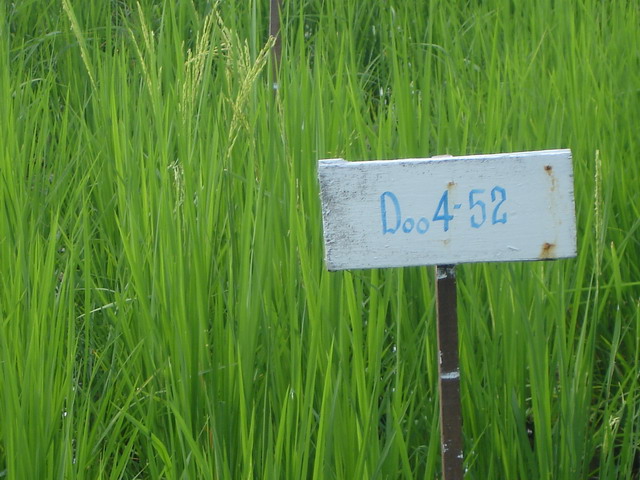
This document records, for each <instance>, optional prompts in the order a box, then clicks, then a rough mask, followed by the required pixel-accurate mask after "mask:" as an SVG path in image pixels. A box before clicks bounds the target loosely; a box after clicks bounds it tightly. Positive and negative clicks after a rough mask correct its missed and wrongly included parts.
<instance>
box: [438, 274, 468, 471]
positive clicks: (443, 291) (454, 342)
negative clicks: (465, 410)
mask: <svg viewBox="0 0 640 480" xmlns="http://www.w3.org/2000/svg"><path fill="white" fill-rule="evenodd" d="M436 310H437V316H438V354H439V367H438V371H439V374H440V378H439V380H438V388H439V393H440V448H441V457H442V477H443V478H444V480H462V477H463V474H464V472H463V469H462V459H463V453H462V413H461V405H460V365H459V363H458V313H457V308H456V271H455V266H454V265H438V266H436Z"/></svg>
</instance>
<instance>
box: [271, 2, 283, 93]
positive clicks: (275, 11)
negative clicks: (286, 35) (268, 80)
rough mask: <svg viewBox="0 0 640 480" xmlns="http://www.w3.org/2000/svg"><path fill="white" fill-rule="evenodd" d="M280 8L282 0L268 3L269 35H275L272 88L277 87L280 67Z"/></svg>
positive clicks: (275, 88)
mask: <svg viewBox="0 0 640 480" xmlns="http://www.w3.org/2000/svg"><path fill="white" fill-rule="evenodd" d="M281 10H282V0H271V1H270V3H269V36H270V37H275V39H276V40H275V43H274V44H273V48H272V53H273V62H272V72H273V89H274V90H277V89H278V70H279V68H280V58H281V57H282V41H281V40H280V11H281Z"/></svg>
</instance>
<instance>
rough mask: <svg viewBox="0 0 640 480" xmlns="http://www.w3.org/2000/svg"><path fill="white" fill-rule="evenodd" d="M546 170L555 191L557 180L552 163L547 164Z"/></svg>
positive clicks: (552, 189)
mask: <svg viewBox="0 0 640 480" xmlns="http://www.w3.org/2000/svg"><path fill="white" fill-rule="evenodd" d="M544 171H545V172H546V173H547V175H549V178H551V191H552V192H555V190H556V183H557V180H556V177H555V175H554V174H553V167H552V166H551V165H545V166H544Z"/></svg>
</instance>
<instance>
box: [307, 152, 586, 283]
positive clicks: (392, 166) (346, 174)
mask: <svg viewBox="0 0 640 480" xmlns="http://www.w3.org/2000/svg"><path fill="white" fill-rule="evenodd" d="M318 177H319V180H320V192H321V197H322V217H323V226H324V243H325V257H326V263H327V268H328V269H329V270H342V269H356V268H385V267H403V266H413V265H445V264H457V263H465V262H511V261H520V260H548V259H556V258H566V257H574V256H575V255H576V223H575V208H574V199H573V168H572V163H571V151H570V150H543V151H538V152H520V153H505V154H496V155H473V156H465V157H447V158H439V157H435V158H427V159H405V160H378V161H370V162H346V161H344V160H342V159H333V160H320V162H319V168H318Z"/></svg>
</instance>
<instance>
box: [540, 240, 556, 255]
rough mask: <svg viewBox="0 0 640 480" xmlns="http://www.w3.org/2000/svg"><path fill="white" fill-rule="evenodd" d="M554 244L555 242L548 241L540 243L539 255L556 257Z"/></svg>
mask: <svg viewBox="0 0 640 480" xmlns="http://www.w3.org/2000/svg"><path fill="white" fill-rule="evenodd" d="M555 251H556V244H555V243H549V242H545V243H544V244H542V250H540V255H539V257H540V258H542V259H545V258H556V254H555Z"/></svg>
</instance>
